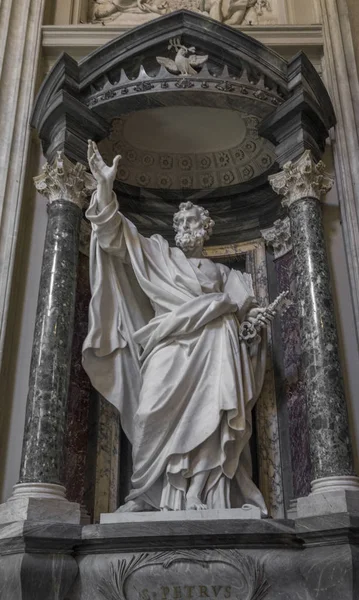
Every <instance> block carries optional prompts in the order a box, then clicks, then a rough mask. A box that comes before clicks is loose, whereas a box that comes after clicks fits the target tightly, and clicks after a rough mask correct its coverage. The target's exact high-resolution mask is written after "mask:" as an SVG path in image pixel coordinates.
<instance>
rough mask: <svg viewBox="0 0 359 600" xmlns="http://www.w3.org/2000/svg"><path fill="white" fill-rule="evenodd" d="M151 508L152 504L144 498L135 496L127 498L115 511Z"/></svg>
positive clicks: (142, 510) (143, 510) (141, 510)
mask: <svg viewBox="0 0 359 600" xmlns="http://www.w3.org/2000/svg"><path fill="white" fill-rule="evenodd" d="M149 510H153V509H152V506H150V505H149V504H147V502H145V501H144V500H140V499H139V498H137V499H136V500H129V501H128V502H125V504H122V506H120V507H119V508H118V509H117V510H116V511H115V512H147V511H149Z"/></svg>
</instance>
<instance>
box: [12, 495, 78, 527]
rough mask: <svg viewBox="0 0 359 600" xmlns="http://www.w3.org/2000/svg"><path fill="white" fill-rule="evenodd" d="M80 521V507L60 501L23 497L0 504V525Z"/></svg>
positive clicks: (73, 522)
mask: <svg viewBox="0 0 359 600" xmlns="http://www.w3.org/2000/svg"><path fill="white" fill-rule="evenodd" d="M80 520H81V510H80V505H79V504H76V503H75V502H69V501H68V500H61V499H58V500H57V499H56V500H54V499H49V498H47V497H44V498H39V497H36V498H34V497H33V498H31V497H23V498H16V499H10V500H8V501H7V502H5V503H4V504H0V525H1V524H3V523H12V522H16V521H38V522H42V523H72V524H74V525H77V524H79V523H80Z"/></svg>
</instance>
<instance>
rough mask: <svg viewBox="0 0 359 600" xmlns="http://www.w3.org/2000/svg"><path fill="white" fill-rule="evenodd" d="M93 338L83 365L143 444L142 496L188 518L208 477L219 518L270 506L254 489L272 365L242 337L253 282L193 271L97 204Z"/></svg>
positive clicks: (207, 499) (137, 447)
mask: <svg viewBox="0 0 359 600" xmlns="http://www.w3.org/2000/svg"><path fill="white" fill-rule="evenodd" d="M86 216H87V218H88V219H89V220H90V221H91V224H92V236H91V248H90V283H91V290H92V298H91V302H90V307H89V331H88V335H87V337H86V340H85V342H84V346H83V365H84V368H85V370H86V371H87V373H88V375H89V377H90V379H91V382H92V384H93V386H94V387H95V388H96V389H97V390H98V391H99V392H100V393H101V394H102V395H103V396H104V397H105V398H106V399H107V400H108V401H109V402H111V403H112V404H114V405H115V406H116V407H117V408H118V409H119V412H120V415H121V424H122V427H123V429H124V431H125V433H126V435H127V437H128V438H129V440H130V441H131V443H132V449H133V476H132V480H131V483H132V490H131V492H130V494H129V496H128V497H127V500H131V499H135V498H142V499H144V500H145V501H146V502H147V503H148V504H150V505H151V506H152V507H153V508H155V509H160V508H166V509H172V510H178V509H183V508H184V507H185V494H186V491H187V490H188V485H189V482H190V479H191V477H193V476H194V475H197V474H199V473H201V474H203V475H204V481H205V485H204V489H203V492H202V501H203V502H204V503H206V504H207V505H208V507H209V508H226V507H227V508H229V507H235V506H242V505H243V504H244V503H250V504H255V505H257V506H259V507H260V508H261V510H262V512H263V513H264V514H266V507H265V503H264V500H263V497H262V495H261V493H260V492H259V490H258V489H257V487H256V486H255V485H254V483H253V482H252V473H251V459H250V452H249V446H248V441H249V438H250V436H251V433H252V424H251V419H252V417H251V411H252V408H253V406H254V403H255V402H256V400H257V398H258V395H259V393H260V390H261V387H262V384H263V377H264V369H265V356H266V340H265V332H264V334H262V341H261V342H260V343H259V344H258V345H256V346H254V347H253V348H252V350H251V351H249V349H248V347H247V345H246V344H245V343H244V342H243V341H240V340H239V336H238V326H239V322H241V320H243V318H244V316H245V314H246V313H247V311H248V310H249V309H250V308H251V307H252V306H255V305H256V302H255V298H254V294H253V289H252V284H251V279H250V276H249V275H247V274H242V273H240V272H239V271H235V270H231V269H228V267H225V266H224V265H215V264H214V263H212V261H210V260H209V259H201V261H199V260H198V259H197V260H196V259H189V258H187V257H186V256H185V254H184V253H183V252H182V250H180V249H179V248H171V247H169V245H168V243H167V242H166V241H165V240H164V239H163V238H162V237H161V236H160V235H153V236H151V238H149V239H148V238H145V237H143V236H142V235H140V234H139V232H138V231H137V229H136V227H135V226H134V225H133V224H132V223H131V222H130V221H129V220H127V219H126V218H125V217H124V216H123V215H121V214H120V213H119V212H118V203H117V199H116V196H115V194H113V198H112V201H111V203H110V204H109V205H108V206H106V208H104V209H103V210H102V211H98V209H97V196H96V192H95V193H94V195H93V197H92V200H91V204H90V207H89V208H88V210H87V213H86Z"/></svg>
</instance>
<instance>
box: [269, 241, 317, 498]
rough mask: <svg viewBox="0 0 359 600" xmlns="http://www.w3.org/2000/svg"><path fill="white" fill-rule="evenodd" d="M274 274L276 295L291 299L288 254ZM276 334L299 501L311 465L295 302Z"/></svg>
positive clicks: (306, 489) (307, 490)
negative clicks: (287, 292) (278, 342)
mask: <svg viewBox="0 0 359 600" xmlns="http://www.w3.org/2000/svg"><path fill="white" fill-rule="evenodd" d="M275 271H276V276H277V286H278V293H280V292H283V291H285V290H290V297H291V298H293V299H294V298H295V295H296V284H295V272H294V263H293V253H292V251H291V252H288V253H287V254H286V255H285V256H282V257H280V258H278V259H277V260H276V261H275ZM280 335H281V343H282V369H281V389H282V394H283V402H284V403H285V404H286V407H287V412H288V426H289V436H288V438H289V445H290V454H291V463H292V477H293V497H294V498H299V497H301V496H307V495H308V494H309V493H310V481H311V464H310V451H309V434H308V415H307V405H306V396H305V390H304V385H303V381H302V379H301V373H300V355H301V350H300V339H299V335H300V325H299V315H298V310H297V304H296V302H293V303H292V304H291V305H290V306H289V308H288V309H287V310H286V312H284V313H283V314H282V315H281V319H280Z"/></svg>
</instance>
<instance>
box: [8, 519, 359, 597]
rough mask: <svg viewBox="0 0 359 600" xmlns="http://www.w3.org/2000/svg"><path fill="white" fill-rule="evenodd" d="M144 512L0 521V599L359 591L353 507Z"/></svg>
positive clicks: (358, 531) (358, 523)
mask: <svg viewBox="0 0 359 600" xmlns="http://www.w3.org/2000/svg"><path fill="white" fill-rule="evenodd" d="M194 512H195V511H194ZM203 512H205V511H203ZM118 514H119V513H117V515H118ZM132 516H133V515H132ZM146 516H147V517H148V513H146ZM136 518H137V520H133V521H132V522H130V521H127V522H125V521H122V522H118V523H106V524H99V525H87V526H84V527H81V526H79V525H71V524H64V523H51V524H49V523H34V522H29V521H27V522H24V523H22V524H21V526H20V524H14V523H13V524H8V525H7V526H2V527H1V526H0V581H1V585H0V600H9V599H10V598H16V599H19V600H40V599H41V600H53V599H54V598H56V599H57V600H65V599H66V600H115V599H116V600H240V599H243V600H244V599H245V600H278V599H281V598H283V599H284V598H295V599H296V600H309V599H312V598H315V600H338V598H340V600H354V599H355V598H358V597H359V580H358V577H357V575H356V573H357V572H358V557H359V542H358V540H359V519H358V517H356V516H355V515H351V514H350V513H340V514H330V515H324V516H321V517H310V518H305V519H298V520H297V521H289V520H274V519H238V518H232V519H231V518H224V519H223V518H222V519H221V518H220V519H216V520H205V519H201V518H199V519H197V520H191V519H190V518H189V519H188V518H187V519H186V520H183V519H182V520H177V521H176V520H167V521H165V520H163V521H157V522H156V521H153V520H152V521H151V520H148V519H147V521H140V520H138V516H136ZM34 573H35V574H36V573H39V574H40V575H41V576H38V577H37V576H34Z"/></svg>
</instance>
